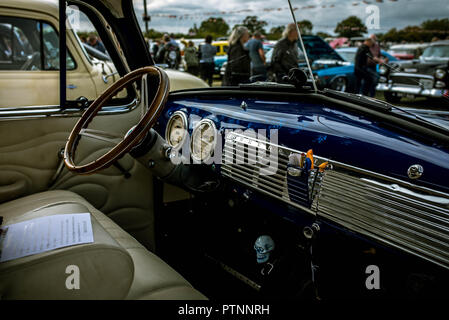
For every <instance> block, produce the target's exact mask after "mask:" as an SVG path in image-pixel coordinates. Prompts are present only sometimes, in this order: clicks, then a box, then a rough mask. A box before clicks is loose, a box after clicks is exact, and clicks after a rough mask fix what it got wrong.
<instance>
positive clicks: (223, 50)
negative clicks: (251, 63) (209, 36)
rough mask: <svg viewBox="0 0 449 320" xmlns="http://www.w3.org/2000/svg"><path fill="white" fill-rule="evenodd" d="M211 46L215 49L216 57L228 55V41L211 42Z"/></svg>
mask: <svg viewBox="0 0 449 320" xmlns="http://www.w3.org/2000/svg"><path fill="white" fill-rule="evenodd" d="M212 45H213V46H214V47H217V53H216V54H215V55H216V56H225V55H227V54H228V49H229V42H228V41H212Z"/></svg>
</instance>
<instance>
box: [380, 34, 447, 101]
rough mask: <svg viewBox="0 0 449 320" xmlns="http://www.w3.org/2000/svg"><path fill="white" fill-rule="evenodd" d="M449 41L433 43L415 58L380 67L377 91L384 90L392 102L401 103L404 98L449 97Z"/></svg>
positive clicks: (443, 99) (386, 97)
mask: <svg viewBox="0 0 449 320" xmlns="http://www.w3.org/2000/svg"><path fill="white" fill-rule="evenodd" d="M448 72H449V41H437V42H433V43H431V44H430V45H429V46H428V47H427V48H426V49H425V50H424V52H423V54H422V55H421V56H420V57H419V59H416V60H412V61H397V62H395V63H392V64H390V65H387V66H382V67H381V68H379V73H380V75H381V77H380V79H379V84H378V86H377V90H378V91H383V93H384V96H385V99H386V100H387V101H389V102H393V103H395V102H399V101H400V100H401V98H402V97H412V98H414V97H419V96H422V97H429V98H441V101H442V102H446V101H447V98H448V97H449V75H448Z"/></svg>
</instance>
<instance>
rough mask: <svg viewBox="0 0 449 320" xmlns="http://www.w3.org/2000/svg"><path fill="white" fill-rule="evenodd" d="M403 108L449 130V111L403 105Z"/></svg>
mask: <svg viewBox="0 0 449 320" xmlns="http://www.w3.org/2000/svg"><path fill="white" fill-rule="evenodd" d="M401 109H402V110H404V111H406V112H409V113H412V114H413V115H416V116H418V117H421V118H423V119H425V120H427V121H429V122H432V123H434V124H436V125H437V126H440V127H442V128H445V129H446V130H449V111H443V110H425V109H414V108H405V107H401Z"/></svg>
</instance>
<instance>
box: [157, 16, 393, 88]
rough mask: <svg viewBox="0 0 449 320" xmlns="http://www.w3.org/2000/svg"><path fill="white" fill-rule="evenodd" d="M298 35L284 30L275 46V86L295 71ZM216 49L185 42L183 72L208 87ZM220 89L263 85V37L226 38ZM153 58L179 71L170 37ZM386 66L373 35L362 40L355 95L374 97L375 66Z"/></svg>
mask: <svg viewBox="0 0 449 320" xmlns="http://www.w3.org/2000/svg"><path fill="white" fill-rule="evenodd" d="M298 39H299V35H298V32H297V28H296V26H295V24H294V23H290V24H288V25H287V26H286V27H285V30H284V31H283V33H282V38H281V39H280V40H279V41H278V42H277V43H276V45H275V46H274V49H273V54H272V57H271V62H270V73H271V74H272V78H271V79H270V80H274V81H276V82H280V83H282V82H285V79H286V76H287V75H288V73H289V71H290V70H291V69H292V68H297V67H298V63H299V62H300V54H299V48H298V45H297V43H298ZM216 53H217V47H215V46H213V45H212V37H211V36H210V35H208V36H207V37H206V38H205V41H204V43H203V44H201V45H200V46H199V47H198V49H197V48H196V47H195V45H194V43H193V42H192V41H188V42H186V47H185V49H184V59H185V64H186V71H187V72H189V73H191V74H193V75H195V76H200V77H201V78H202V79H203V80H204V81H206V82H207V83H208V84H209V85H212V83H213V75H214V57H215V55H216ZM227 54H228V59H227V66H226V71H225V74H224V77H223V81H222V85H223V86H236V85H239V84H242V83H250V82H255V81H266V80H267V79H268V70H267V64H266V58H265V53H264V50H263V42H262V34H261V32H259V31H256V32H254V33H253V34H252V36H251V35H250V33H249V31H248V29H247V28H246V27H244V26H239V27H236V28H235V29H234V30H233V31H232V33H231V35H230V37H229V49H228V52H227ZM152 55H153V57H154V59H155V62H156V63H161V64H162V63H163V64H168V65H169V67H171V68H175V69H176V68H178V66H179V64H180V63H181V54H180V49H179V45H178V43H177V42H176V41H175V40H174V38H173V36H172V37H170V36H169V35H167V34H166V35H164V37H163V39H162V42H159V41H157V42H156V43H155V44H154V45H153V47H152ZM382 63H388V60H385V59H383V58H382V56H381V51H380V46H379V43H378V41H377V38H376V36H375V35H372V36H371V37H369V38H367V39H365V41H364V42H363V43H362V45H361V46H360V47H359V49H358V51H357V54H356V59H355V66H354V75H355V77H356V79H357V82H356V88H355V91H356V93H362V94H364V95H367V96H374V95H375V90H376V89H375V88H376V85H377V83H378V80H379V75H378V73H377V70H376V66H377V65H378V64H382Z"/></svg>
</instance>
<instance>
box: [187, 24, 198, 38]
mask: <svg viewBox="0 0 449 320" xmlns="http://www.w3.org/2000/svg"><path fill="white" fill-rule="evenodd" d="M199 31H200V30H199V29H198V26H197V25H196V23H194V24H193V27H192V28H190V29H189V36H196V35H197V34H198V33H199Z"/></svg>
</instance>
